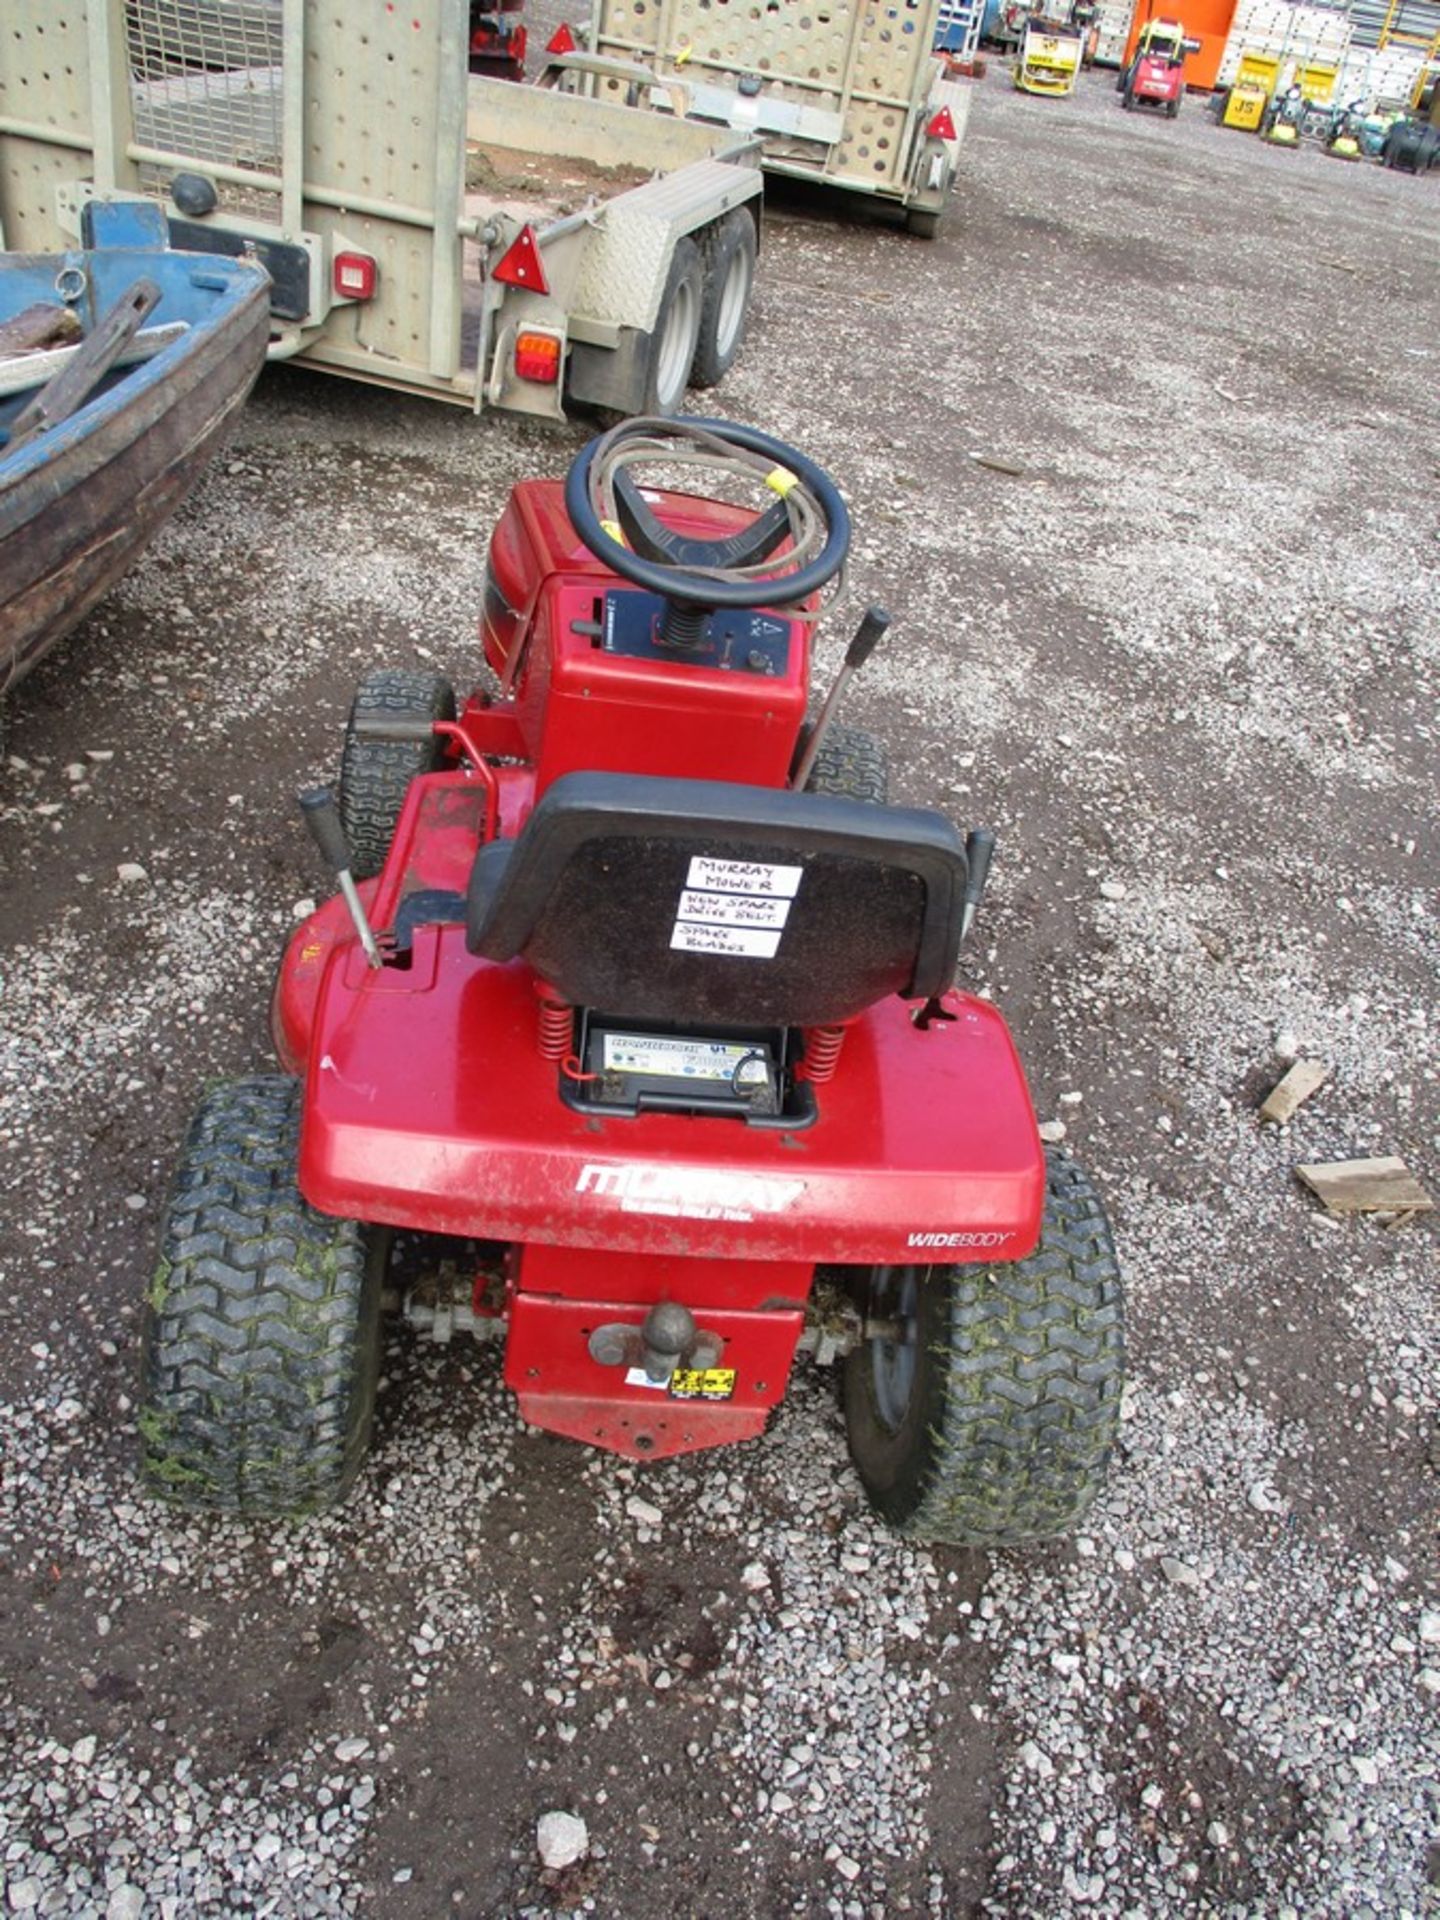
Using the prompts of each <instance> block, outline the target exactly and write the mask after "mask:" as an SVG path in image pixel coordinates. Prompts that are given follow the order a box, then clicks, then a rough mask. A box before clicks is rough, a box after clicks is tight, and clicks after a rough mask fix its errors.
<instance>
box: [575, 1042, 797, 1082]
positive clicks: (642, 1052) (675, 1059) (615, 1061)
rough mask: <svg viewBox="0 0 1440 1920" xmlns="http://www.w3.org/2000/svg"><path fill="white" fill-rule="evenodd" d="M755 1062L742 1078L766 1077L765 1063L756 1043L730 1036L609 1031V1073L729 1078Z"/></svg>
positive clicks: (605, 1061) (714, 1078) (707, 1078)
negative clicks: (677, 1037) (687, 1036)
mask: <svg viewBox="0 0 1440 1920" xmlns="http://www.w3.org/2000/svg"><path fill="white" fill-rule="evenodd" d="M747 1060H748V1061H751V1062H753V1066H754V1071H752V1072H750V1073H744V1074H741V1076H740V1077H741V1079H742V1080H752V1079H755V1078H757V1077H758V1078H760V1079H763V1078H764V1077H765V1063H764V1061H763V1060H759V1059H757V1058H756V1055H755V1049H754V1047H747V1046H741V1045H738V1044H736V1043H733V1042H731V1041H726V1040H675V1039H671V1038H669V1037H668V1036H666V1035H663V1034H649V1033H607V1034H606V1035H605V1052H604V1063H605V1071H606V1072H607V1073H659V1074H669V1075H671V1076H673V1077H674V1078H676V1079H682V1080H723V1081H726V1082H729V1081H731V1080H733V1079H734V1078H735V1075H736V1073H737V1071H738V1070H739V1068H740V1067H741V1065H742V1064H743V1063H744V1062H746V1061H747Z"/></svg>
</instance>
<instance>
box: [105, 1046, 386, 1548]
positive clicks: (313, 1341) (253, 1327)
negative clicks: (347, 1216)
mask: <svg viewBox="0 0 1440 1920" xmlns="http://www.w3.org/2000/svg"><path fill="white" fill-rule="evenodd" d="M300 1098H301V1087H300V1082H299V1081H298V1080H292V1079H290V1078H288V1077H287V1076H283V1075H279V1074H266V1075H256V1076H254V1077H253V1078H250V1079H246V1080H235V1081H231V1082H228V1083H224V1084H221V1085H220V1086H217V1087H214V1088H212V1089H211V1091H210V1092H209V1093H208V1094H207V1095H206V1096H205V1099H204V1100H203V1101H202V1102H201V1105H200V1107H199V1110H198V1111H197V1113H196V1115H195V1119H194V1121H193V1123H192V1125H191V1128H190V1134H189V1138H188V1140H187V1141H186V1144H185V1151H184V1155H183V1157H182V1159H181V1162H180V1166H179V1170H178V1172H177V1173H176V1177H175V1185H174V1189H173V1191H172V1193H171V1196H170V1201H169V1205H168V1207H167V1209H166V1214H165V1221H164V1226H163V1229H162V1233H161V1240H160V1258H159V1264H158V1265H157V1267H156V1270H155V1275H154V1278H153V1279H152V1281H151V1284H150V1289H149V1292H148V1294H147V1296H146V1305H145V1320H144V1331H143V1345H142V1360H141V1369H142V1380H141V1403H140V1413H139V1426H140V1475H141V1479H142V1481H143V1483H144V1485H145V1488H146V1490H147V1491H148V1492H150V1493H152V1494H155V1495H158V1496H159V1497H160V1498H162V1499H165V1500H168V1501H170V1502H172V1503H173V1504H174V1505H176V1506H181V1507H186V1508H189V1509H191V1510H192V1511H195V1512H203V1513H247V1514H254V1515H257V1516H261V1517H265V1518H275V1519H279V1518H283V1517H285V1516H288V1515H292V1514H300V1513H318V1512H321V1511H323V1510H324V1509H325V1508H327V1507H332V1506H334V1505H336V1503H337V1502H338V1501H340V1500H341V1499H343V1498H344V1496H345V1494H346V1493H347V1492H348V1491H349V1489H350V1486H351V1483H352V1482H353V1480H354V1478H355V1475H356V1474H357V1473H358V1471H359V1469H360V1464H361V1461H362V1460H363V1458H364V1456H365V1451H366V1448H367V1446H368V1444H369V1438H370V1425H371V1419H372V1416H373V1413H374V1407H375V1388H376V1381H377V1378H378V1374H379V1361H380V1293H381V1284H382V1281H383V1278H384V1268H385V1258H386V1252H387V1246H388V1235H386V1234H383V1233H379V1232H376V1231H375V1230H374V1229H370V1228H366V1227H364V1226H362V1225H361V1224H360V1222H359V1221H356V1220H335V1219H331V1218H329V1217H328V1216H326V1215H324V1214H319V1213H316V1212H315V1211H314V1209H313V1208H312V1207H310V1206H308V1205H307V1204H306V1202H305V1201H304V1200H303V1199H302V1198H301V1195H300V1192H299V1189H298V1187H297V1185H296V1178H295V1167H296V1157H297V1151H298V1147H299V1137H300Z"/></svg>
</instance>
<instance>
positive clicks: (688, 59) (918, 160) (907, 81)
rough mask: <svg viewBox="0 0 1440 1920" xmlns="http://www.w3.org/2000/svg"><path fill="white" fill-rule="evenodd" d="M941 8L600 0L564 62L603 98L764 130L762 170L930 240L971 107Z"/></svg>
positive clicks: (849, 0) (877, 1) (928, 1)
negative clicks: (803, 182) (874, 210)
mask: <svg viewBox="0 0 1440 1920" xmlns="http://www.w3.org/2000/svg"><path fill="white" fill-rule="evenodd" d="M943 4H944V0H827V4H826V5H824V6H817V7H809V6H805V5H802V4H799V0H794V3H792V0H786V4H784V5H779V4H774V5H769V6H763V7H761V6H741V5H734V6H729V5H719V6H715V5H712V4H711V0H596V4H595V6H594V8H593V11H592V14H591V19H590V27H589V34H588V43H587V44H588V53H580V54H573V55H565V56H562V57H561V59H560V61H559V63H558V64H560V65H561V66H564V67H569V68H571V69H572V70H573V72H574V73H575V74H576V75H578V76H581V77H582V78H583V84H584V85H585V86H586V87H587V88H588V90H589V91H591V92H593V93H594V94H596V95H598V96H599V97H601V98H610V99H625V98H629V99H636V98H639V99H642V100H648V103H649V104H650V105H651V106H652V107H655V108H658V109H659V110H660V111H661V112H662V113H671V112H677V111H679V112H684V113H685V114H686V115H687V116H688V117H690V118H691V119H693V120H699V121H704V122H708V123H710V124H712V125H715V126H721V127H728V128H730V129H732V130H734V131H738V132H754V133H757V134H758V135H759V136H760V139H761V141H762V142H763V145H764V154H765V159H764V164H765V167H766V170H767V171H769V172H772V173H784V174H792V175H795V176H797V177H799V178H801V179H808V180H818V181H821V182H824V183H825V184H827V185H830V186H834V187H843V188H845V189H846V190H847V191H849V192H852V193H862V194H866V195H868V196H870V197H872V198H873V199H875V200H876V201H878V202H881V203H888V204H889V205H891V206H894V207H896V208H898V209H903V211H904V213H905V217H906V223H907V225H908V226H909V227H910V229H911V231H912V232H914V233H919V234H922V235H924V236H926V237H928V238H933V237H934V235H935V233H936V232H937V231H938V229H939V225H940V220H941V216H942V214H943V213H944V210H945V206H946V202H947V196H948V194H949V191H950V186H951V183H952V181H953V179H954V174H955V165H956V156H957V154H958V152H959V148H960V143H961V141H962V139H963V138H964V134H965V124H966V120H967V117H968V114H969V109H970V93H969V88H968V84H967V83H966V82H964V81H956V80H950V79H946V78H945V75H944V70H943V66H942V62H941V60H940V59H937V57H936V55H935V52H934V46H935V41H936V39H937V37H938V36H939V33H940V27H941V12H942V6H943ZM677 100H678V101H679V103H680V104H678V105H677Z"/></svg>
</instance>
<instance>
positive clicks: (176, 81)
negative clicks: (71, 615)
mask: <svg viewBox="0 0 1440 1920" xmlns="http://www.w3.org/2000/svg"><path fill="white" fill-rule="evenodd" d="M362 13H363V18H362ZM469 27H470V20H469V7H468V0H407V3H406V5H405V6H404V7H403V8H400V7H393V6H380V5H376V6H372V7H367V8H365V9H363V10H357V9H355V8H353V7H337V6H334V5H333V4H322V0H69V3H68V4H67V5H66V6H64V7H63V8H57V7H56V6H55V5H54V4H53V0H7V3H6V8H5V31H4V33H3V34H0V237H3V244H4V245H5V246H7V247H10V248H17V249H24V250H27V251H30V252H45V251H55V250H58V249H62V248H65V247H67V246H73V245H76V244H79V243H80V242H81V241H82V239H83V236H84V233H85V229H86V207H87V205H88V203H89V202H90V201H91V200H93V199H96V198H98V199H102V200H112V201H113V200H124V199H134V198H152V199H158V200H159V201H160V202H161V203H162V204H163V206H164V208H165V211H166V213H167V215H168V217H169V225H170V234H171V243H172V245H174V246H177V247H181V248H184V249H188V250H191V251H200V252H211V253H222V254H231V255H244V256H246V257H250V258H254V259H258V260H259V261H260V262H261V263H262V264H263V265H264V266H265V267H266V268H267V269H268V271H269V273H270V276H271V282H272V290H271V321H272V337H271V343H270V355H271V358H273V359H292V358H293V359H295V360H297V361H300V362H303V363H304V364H305V365H306V366H310V367H314V368H317V369H319V370H321V371H323V372H327V373H334V374H339V375H343V376H345V377H348V378H351V379H356V380H362V381H369V382H372V383H375V384H377V385H381V386H387V387H394V388H399V389H401V390H403V391H407V392H415V393H421V394H426V395H429V396H432V397H434V398H436V399H441V400H447V401H452V402H455V403H457V404H460V405H463V406H469V407H471V408H472V409H473V410H474V411H475V412H477V413H478V412H480V411H481V410H482V409H483V408H485V407H489V406H494V407H503V408H509V409H511V410H513V411H517V412H521V413H527V414H535V415H540V416H542V417H549V418H552V419H564V418H565V417H566V414H567V410H568V409H569V408H570V407H571V405H572V404H573V403H580V404H582V405H586V406H590V407H598V408H602V409H607V410H610V411H613V412H615V413H619V414H626V413H637V412H659V413H669V412H673V411H674V410H675V409H676V407H678V406H679V404H680V402H681V401H682V400H683V398H684V394H685V389H686V386H687V384H688V383H690V382H691V381H692V380H693V381H694V382H695V383H697V384H713V382H714V381H715V380H717V379H718V378H720V377H721V375H723V373H724V372H725V370H726V369H727V368H728V366H729V365H730V363H731V361H733V359H734V357H735V355H736V353H737V352H738V351H739V347H740V343H741V341H742V340H743V337H744V332H745V322H746V317H747V314H748V308H749V300H750V291H751V286H752V282H753V273H754V265H755V259H756V253H757V249H758V245H759V217H760V206H761V197H762V187H763V178H762V174H761V171H760V152H759V144H758V142H757V141H756V139H755V137H754V135H753V133H750V132H744V131H742V132H737V131H735V130H734V129H725V130H717V129H715V128H714V127H709V126H704V125H700V124H698V123H695V122H690V121H686V120H678V119H672V120H668V121H667V120H663V119H661V118H660V117H659V116H657V115H655V114H652V113H648V112H645V111H639V110H636V109H633V108H628V107H626V106H625V105H623V104H622V103H617V102H615V101H610V100H603V99H573V98H562V97H558V96H557V95H555V94H554V93H551V92H541V91H540V90H538V89H536V88H533V87H527V86H517V85H514V84H512V83H510V82H507V81H502V80H492V79H486V78H483V77H480V76H476V75H472V74H470V73H468V71H467V48H468V44H469Z"/></svg>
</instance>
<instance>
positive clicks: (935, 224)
mask: <svg viewBox="0 0 1440 1920" xmlns="http://www.w3.org/2000/svg"><path fill="white" fill-rule="evenodd" d="M943 218H944V215H943V212H942V210H941V209H940V208H939V207H911V208H910V209H909V210H908V211H907V213H906V215H905V225H906V228H907V229H908V231H909V232H911V233H913V234H914V235H915V237H916V238H917V239H918V240H933V239H934V238H935V237H936V235H937V234H938V233H939V231H940V222H941V220H942V219H943Z"/></svg>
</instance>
